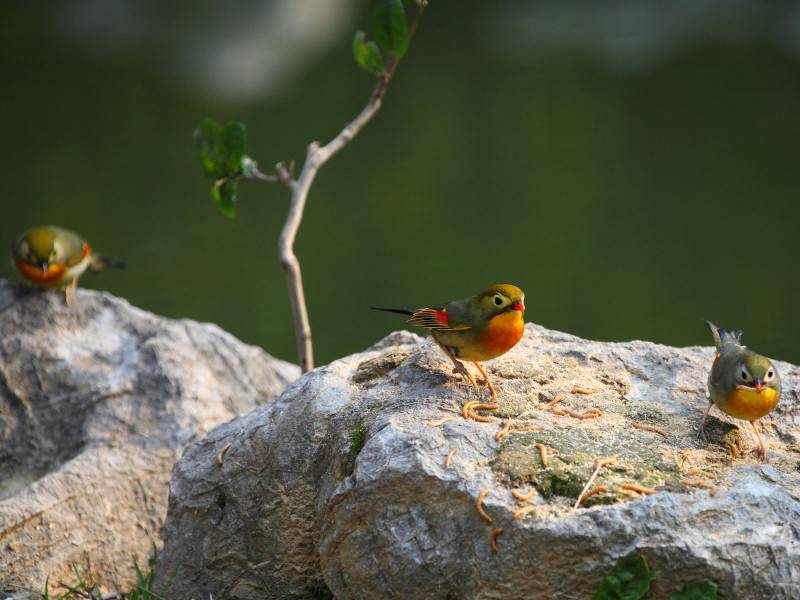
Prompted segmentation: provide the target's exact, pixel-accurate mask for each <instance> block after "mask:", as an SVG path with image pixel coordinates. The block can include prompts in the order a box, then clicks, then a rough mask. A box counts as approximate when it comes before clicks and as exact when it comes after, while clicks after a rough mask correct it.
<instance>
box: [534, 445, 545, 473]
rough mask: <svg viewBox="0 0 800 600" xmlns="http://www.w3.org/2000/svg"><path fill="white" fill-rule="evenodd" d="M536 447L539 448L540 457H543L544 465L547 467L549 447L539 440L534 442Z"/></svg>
mask: <svg viewBox="0 0 800 600" xmlns="http://www.w3.org/2000/svg"><path fill="white" fill-rule="evenodd" d="M534 447H535V448H538V449H539V457H540V458H541V459H542V466H543V467H545V468H547V447H546V446H545V445H544V444H540V443H538V442H537V443H536V444H534Z"/></svg>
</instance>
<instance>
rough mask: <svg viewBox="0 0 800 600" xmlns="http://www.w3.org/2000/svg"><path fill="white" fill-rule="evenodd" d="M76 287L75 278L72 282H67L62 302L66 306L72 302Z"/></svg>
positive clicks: (76, 281) (76, 280)
mask: <svg viewBox="0 0 800 600" xmlns="http://www.w3.org/2000/svg"><path fill="white" fill-rule="evenodd" d="M77 287H78V278H77V277H76V278H75V279H73V280H72V281H70V282H69V285H68V286H67V287H65V288H64V300H65V301H66V303H67V306H70V305H71V304H72V301H73V300H74V299H75V289H76V288H77Z"/></svg>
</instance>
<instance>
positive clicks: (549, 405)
mask: <svg viewBox="0 0 800 600" xmlns="http://www.w3.org/2000/svg"><path fill="white" fill-rule="evenodd" d="M563 401H564V394H559V395H558V396H556V397H555V398H553V399H552V400H550V402H548V403H547V404H545V406H546V407H547V408H552V407H553V406H555V405H556V404H558V403H559V402H563Z"/></svg>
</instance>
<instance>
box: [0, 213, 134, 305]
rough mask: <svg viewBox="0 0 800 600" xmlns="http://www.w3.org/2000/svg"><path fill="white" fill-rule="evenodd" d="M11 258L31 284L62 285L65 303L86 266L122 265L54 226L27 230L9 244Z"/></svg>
mask: <svg viewBox="0 0 800 600" xmlns="http://www.w3.org/2000/svg"><path fill="white" fill-rule="evenodd" d="M11 257H12V259H13V261H14V264H15V265H16V267H17V268H18V269H19V270H20V272H21V273H22V275H23V276H24V277H25V279H27V280H28V281H30V282H31V283H32V284H34V285H35V286H37V287H46V288H50V287H60V288H63V289H64V298H65V300H66V302H67V304H72V300H73V298H74V295H75V288H76V287H77V285H78V278H79V277H80V276H81V275H83V273H84V272H85V271H86V269H89V270H91V271H94V272H99V271H102V270H103V269H105V268H107V267H111V268H116V269H124V268H125V264H124V263H121V262H119V261H116V260H113V259H110V258H107V257H105V256H101V255H99V254H95V253H94V252H92V249H91V247H90V246H89V244H88V243H87V242H86V240H84V239H83V238H82V237H81V236H79V235H78V234H77V233H75V232H73V231H70V230H69V229H64V228H63V227H56V226H54V225H47V226H44V227H32V228H31V229H28V230H27V231H26V232H25V233H23V234H22V235H21V236H20V237H19V239H18V240H17V241H16V243H15V244H14V245H13V246H12V248H11Z"/></svg>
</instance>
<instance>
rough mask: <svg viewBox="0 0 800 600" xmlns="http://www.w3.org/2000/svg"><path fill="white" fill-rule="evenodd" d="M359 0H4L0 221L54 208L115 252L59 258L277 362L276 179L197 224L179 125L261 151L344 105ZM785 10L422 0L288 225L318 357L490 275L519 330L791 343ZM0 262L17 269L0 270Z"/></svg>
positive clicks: (795, 93)
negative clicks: (376, 91) (380, 95)
mask: <svg viewBox="0 0 800 600" xmlns="http://www.w3.org/2000/svg"><path fill="white" fill-rule="evenodd" d="M370 8H371V5H370V3H369V2H365V1H360V0H359V1H357V0H271V1H269V0H265V1H261V2H255V1H251V0H247V1H245V0H240V1H238V2H235V3H231V2H196V1H193V2H188V1H180V2H159V1H156V0H70V1H67V0H60V1H53V2H47V3H39V2H8V3H5V4H4V6H3V9H2V12H3V18H2V19H1V20H0V31H2V39H3V51H2V56H1V57H0V64H1V65H2V81H3V85H2V90H3V91H2V94H0V107H2V115H3V126H2V131H3V132H4V139H5V142H4V144H2V150H0V153H2V161H0V165H2V166H0V169H2V172H1V173H0V180H1V181H2V209H3V210H2V217H0V239H2V240H6V242H7V243H8V244H10V243H11V241H12V240H13V239H14V238H15V237H16V235H17V234H18V233H19V232H21V231H22V230H23V229H25V228H26V227H28V226H31V225H34V224H44V223H57V224H61V225H63V226H66V227H70V228H73V229H75V230H77V231H79V232H81V233H82V234H83V235H84V236H86V237H87V238H88V239H89V240H90V241H91V242H92V244H93V245H94V246H95V247H96V248H98V249H100V250H102V251H103V252H105V253H107V254H109V255H112V256H115V257H119V258H122V259H124V260H126V261H127V262H128V264H129V270H128V271H126V272H122V273H117V272H112V273H107V274H103V275H102V276H98V277H93V276H89V275H87V276H85V277H84V279H83V280H82V282H81V283H82V284H83V285H84V286H86V287H95V288H101V289H106V290H108V291H110V292H113V293H114V294H118V295H121V296H124V297H125V298H127V299H129V300H130V301H131V302H132V303H134V304H136V305H138V306H140V307H142V308H145V309H147V310H151V311H154V312H156V313H160V314H164V315H168V316H170V317H188V318H192V319H198V320H202V321H212V322H214V323H218V324H219V325H221V326H222V327H224V328H225V329H227V330H228V331H230V332H232V333H233V334H235V335H236V336H238V337H240V338H241V339H243V340H245V341H247V342H250V343H254V344H258V345H260V346H263V347H264V348H265V349H266V350H268V351H269V352H271V353H273V354H275V355H277V356H280V357H283V358H286V359H290V360H295V347H294V336H293V330H292V324H291V316H290V309H289V305H288V300H287V293H286V285H285V281H284V277H283V273H282V272H281V271H280V269H279V266H278V261H277V255H276V245H277V236H278V233H279V231H280V228H281V226H282V223H283V221H284V217H285V214H286V209H287V200H288V196H287V192H286V190H285V189H284V188H282V187H280V186H268V185H255V184H250V185H246V186H245V188H244V189H243V190H242V202H241V205H240V209H239V217H238V218H237V219H236V220H233V221H229V220H226V219H225V218H223V217H222V216H221V214H220V213H219V212H218V209H217V207H216V206H215V205H214V203H213V201H212V200H211V198H210V196H209V185H210V182H209V180H207V179H205V178H204V177H203V175H202V174H201V172H200V169H199V167H198V165H197V163H196V159H195V155H194V153H193V149H192V144H191V133H192V130H193V128H194V127H195V125H196V124H197V123H198V121H199V120H200V119H201V118H203V117H206V116H210V117H213V118H215V119H217V120H221V121H226V120H242V121H244V122H246V123H247V125H248V133H249V145H248V153H249V154H250V155H251V156H253V157H254V158H256V159H257V160H258V161H259V164H260V165H261V166H262V167H263V168H264V170H269V169H270V166H271V165H273V164H274V163H275V162H277V161H279V160H289V159H295V160H297V161H298V162H299V163H301V162H302V159H303V157H304V149H305V146H306V144H307V143H308V142H309V141H311V140H313V139H319V140H321V141H327V140H329V139H330V137H331V136H333V135H335V134H336V133H337V132H338V130H339V129H340V128H341V126H342V125H343V124H344V123H345V122H346V121H347V120H348V119H350V118H351V117H352V116H354V115H355V114H356V113H357V111H359V110H360V109H361V107H362V106H363V104H364V102H365V100H366V98H367V96H368V94H369V92H370V90H371V87H372V83H373V82H372V79H371V77H370V76H368V75H367V74H365V73H364V72H362V71H361V70H360V69H358V68H357V67H356V65H355V64H354V62H353V60H352V57H351V50H350V44H351V40H352V34H353V31H354V30H355V29H357V28H366V27H367V26H368V25H369V11H370ZM798 222H800V3H798V2H788V1H779V0H776V1H772V2H763V1H760V0H734V1H724V2H723V1H710V0H691V1H689V0H687V1H682V2H680V1H676V2H662V1H656V0H616V1H604V2H596V1H590V0H584V1H578V0H569V1H566V0H563V1H556V0H551V1H536V0H530V1H522V0H520V1H511V0H509V1H503V2H486V1H477V0H458V1H455V0H431V5H430V7H429V10H428V12H427V14H426V16H425V18H424V20H423V23H422V25H421V27H420V30H419V32H418V36H417V38H416V39H415V40H414V41H413V43H412V47H411V51H410V53H409V55H408V57H407V59H406V60H405V61H404V62H403V64H402V65H401V67H400V69H399V71H398V74H397V77H396V79H395V80H394V82H393V83H392V86H391V88H390V90H389V94H388V97H387V100H386V102H385V105H384V107H383V109H382V111H381V112H380V113H379V114H378V116H377V118H376V119H375V120H374V121H373V122H372V123H370V124H369V126H368V127H367V128H366V129H365V130H364V131H363V132H362V133H361V135H360V136H359V137H358V138H357V139H356V140H355V141H354V142H353V143H352V144H351V145H350V146H349V147H347V148H346V149H345V150H344V151H343V152H341V153H340V154H339V155H337V156H336V157H335V158H334V159H333V160H332V161H331V162H330V163H328V164H327V165H326V166H325V167H324V168H323V169H322V171H321V172H320V175H319V178H318V179H317V181H316V183H315V185H314V187H313V189H312V192H311V195H310V197H309V204H308V207H307V210H306V214H305V220H304V223H303V225H302V227H301V230H300V234H299V239H298V244H297V248H296V249H297V253H298V255H299V257H300V259H301V261H302V265H303V268H304V276H305V284H306V293H307V297H308V300H309V311H310V315H311V322H312V328H313V332H314V341H315V347H316V352H317V361H318V363H324V362H327V361H330V360H333V359H334V358H336V357H338V356H342V355H344V354H347V353H350V352H354V351H357V350H360V349H363V348H364V347H366V346H367V345H369V344H371V343H373V342H375V341H376V340H377V339H379V338H380V337H382V336H383V335H384V334H385V333H387V332H389V331H391V330H393V329H396V328H400V327H402V325H403V323H402V318H400V317H399V316H398V317H397V318H394V317H393V316H392V315H385V314H378V313H373V312H371V311H369V310H367V306H369V305H370V304H378V305H403V306H406V305H408V306H413V305H423V304H427V303H435V302H441V301H444V300H448V299H451V298H454V297H463V296H466V295H470V294H472V293H474V292H476V291H478V290H480V289H482V288H484V287H486V286H488V285H490V284H492V283H496V282H513V283H517V284H519V285H520V286H521V287H523V289H524V290H525V291H526V293H527V298H526V304H527V307H528V310H527V314H526V316H527V320H529V321H535V322H537V323H541V324H543V325H545V326H547V327H551V328H556V329H561V330H564V331H568V332H571V333H574V334H577V335H580V336H585V337H589V338H595V339H603V340H627V339H632V338H639V339H649V340H653V341H657V342H661V343H666V344H676V345H688V344H710V337H709V335H708V333H707V331H706V330H705V328H704V326H703V324H702V322H701V320H700V319H701V318H710V319H713V320H715V321H717V322H718V323H719V324H720V325H722V326H727V327H731V328H734V327H735V328H743V329H745V341H746V342H747V343H748V344H749V345H750V346H751V347H754V348H755V349H758V350H760V351H762V352H764V353H766V354H768V355H770V356H773V357H776V358H781V359H785V360H790V361H793V362H796V363H797V362H800V347H798V346H795V344H796V343H797V341H798V333H799V332H800V311H798V306H800V284H799V283H798V259H800V247H799V246H798V237H797V231H798ZM3 264H4V266H3V269H5V270H4V271H0V276H8V277H11V278H15V277H16V274H15V272H14V271H13V269H12V268H11V267H10V266H6V265H5V262H4V263H3Z"/></svg>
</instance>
